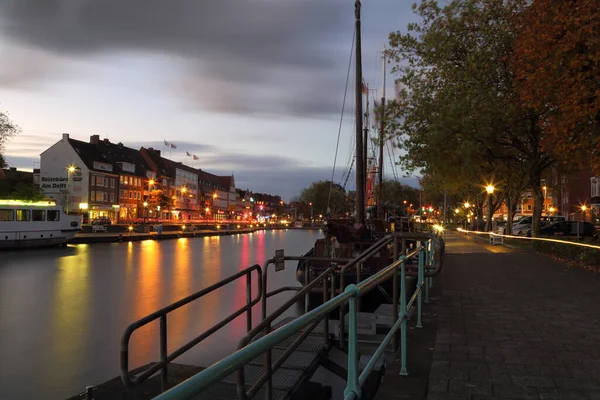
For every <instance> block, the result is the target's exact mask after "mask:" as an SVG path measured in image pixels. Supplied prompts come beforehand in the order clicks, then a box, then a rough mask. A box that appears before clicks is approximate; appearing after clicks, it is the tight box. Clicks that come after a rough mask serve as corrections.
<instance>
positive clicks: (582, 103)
mask: <svg viewBox="0 0 600 400" xmlns="http://www.w3.org/2000/svg"><path fill="white" fill-rule="evenodd" d="M598 10H599V4H598V1H597V0H534V1H533V3H532V5H531V6H530V7H528V8H527V9H525V10H524V11H523V12H522V13H521V14H520V15H519V18H518V23H519V28H520V32H519V35H518V37H517V38H516V40H515V44H514V48H515V51H514V54H513V56H512V58H511V59H510V61H511V66H512V68H513V69H514V71H515V74H516V81H515V85H516V87H517V90H518V91H519V95H520V100H521V101H522V102H523V103H524V105H526V106H528V107H532V108H533V109H534V110H535V111H536V113H538V114H539V115H540V121H539V122H540V125H541V126H542V127H543V128H544V130H545V131H546V136H545V137H544V141H543V143H542V144H543V145H544V146H545V147H546V148H555V149H557V150H558V151H560V152H561V153H563V154H565V155H567V157H566V159H568V160H569V163H570V164H571V165H573V164H578V165H579V166H580V167H584V168H589V166H590V165H593V166H595V167H596V171H597V172H600V79H599V76H600V35H599V34H598V32H600V12H599V11H598Z"/></svg>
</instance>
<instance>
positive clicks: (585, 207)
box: [581, 204, 587, 222]
mask: <svg viewBox="0 0 600 400" xmlns="http://www.w3.org/2000/svg"><path fill="white" fill-rule="evenodd" d="M585 210H587V206H586V205H585V204H584V205H583V206H581V211H583V222H585Z"/></svg>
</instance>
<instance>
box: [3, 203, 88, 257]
mask: <svg viewBox="0 0 600 400" xmlns="http://www.w3.org/2000/svg"><path fill="white" fill-rule="evenodd" d="M81 222H82V216H81V215H71V214H66V213H65V212H64V211H63V209H62V208H61V207H60V206H57V205H56V203H54V202H51V201H23V200H0V249H14V248H27V247H43V246H55V245H61V244H66V243H67V242H68V241H69V240H70V239H72V238H73V236H75V234H76V233H77V232H78V231H79V230H80V229H81Z"/></svg>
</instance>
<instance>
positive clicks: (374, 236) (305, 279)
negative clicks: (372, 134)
mask: <svg viewBox="0 0 600 400" xmlns="http://www.w3.org/2000/svg"><path fill="white" fill-rule="evenodd" d="M355 17H356V28H355V29H356V41H355V45H356V47H355V55H356V56H355V61H356V65H355V79H356V81H355V91H356V93H355V95H356V100H355V114H356V132H355V134H356V199H355V201H356V219H355V220H354V219H349V218H346V219H329V220H328V222H327V225H326V228H325V237H324V238H322V239H318V240H317V241H316V242H315V245H314V247H313V248H312V249H310V251H309V252H308V253H306V254H305V256H306V257H322V258H325V260H324V261H315V260H302V261H299V262H298V267H297V269H296V279H297V280H298V282H299V283H301V284H303V285H304V284H307V283H310V282H311V281H312V280H313V279H315V278H316V277H318V276H319V275H320V274H321V273H322V272H323V271H325V270H326V269H327V268H329V267H330V266H331V263H330V261H328V260H326V258H338V259H339V258H347V259H350V258H354V257H356V256H357V255H359V254H360V253H362V252H363V251H365V250H366V249H368V248H369V247H370V246H371V245H372V244H373V243H374V242H375V241H377V240H378V239H380V238H382V237H383V236H384V235H385V234H386V232H388V231H390V227H389V225H388V224H387V223H386V222H385V221H382V220H369V221H367V220H366V219H365V214H366V207H365V202H366V200H367V199H366V194H367V193H366V183H367V182H366V180H367V175H368V172H367V151H366V146H367V140H368V132H367V128H366V127H365V129H364V132H363V120H362V118H363V99H362V95H363V81H362V56H361V21H360V0H356V2H355ZM384 65H385V62H384ZM384 76H385V72H384ZM384 86H385V80H384ZM383 93H384V95H383V96H384V98H383V99H382V104H385V92H383ZM363 133H364V136H363ZM379 145H380V149H379V150H380V151H379V153H380V159H379V185H380V186H379V188H380V191H379V194H378V198H377V206H378V213H379V216H382V214H383V213H382V210H381V184H382V168H383V164H382V158H383V125H382V129H381V132H380V143H379ZM370 172H371V174H373V170H371V171H370ZM371 179H372V178H371ZM392 257H393V254H392V249H391V247H386V248H384V249H382V250H381V251H380V252H378V253H377V254H376V255H375V256H374V257H372V258H370V259H369V260H368V261H366V262H364V263H363V264H362V266H361V270H360V272H359V273H358V274H357V273H350V274H346V275H345V276H344V282H345V284H346V285H349V284H353V283H357V281H358V279H360V281H363V280H365V279H367V278H368V277H369V276H371V275H373V274H375V273H376V272H377V271H379V270H381V269H382V268H384V267H386V266H388V265H389V264H390V263H391V261H392ZM340 265H342V264H340ZM357 275H359V276H360V277H359V276H357ZM339 280H340V276H339V272H338V273H336V275H335V288H336V293H339V291H340V290H343V288H340V282H339ZM388 283H389V285H390V287H389V288H387V287H380V290H379V292H372V293H375V294H376V295H377V294H378V293H379V295H378V300H383V301H385V300H386V299H389V295H388V294H391V282H388ZM314 290H315V293H314V294H318V293H322V292H321V290H322V289H320V288H319V289H317V288H315V289H314ZM380 295H381V296H380ZM314 297H315V300H316V301H319V300H318V299H320V298H321V296H314ZM379 302H380V301H379Z"/></svg>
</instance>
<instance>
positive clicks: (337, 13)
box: [0, 0, 417, 200]
mask: <svg viewBox="0 0 600 400" xmlns="http://www.w3.org/2000/svg"><path fill="white" fill-rule="evenodd" d="M411 5H412V1H411V0H365V1H363V4H362V48H363V51H362V56H363V77H364V79H365V81H366V82H367V83H368V85H369V87H370V88H380V87H381V86H382V72H381V70H382V61H381V51H382V49H383V46H384V45H385V44H386V43H387V38H388V34H389V33H390V32H392V31H397V30H400V31H404V32H405V31H406V27H407V24H408V23H409V22H414V21H417V16H416V15H415V14H413V12H412V10H411ZM353 31H354V2H353V1H351V0H286V1H281V0H245V1H236V0H219V1H197V0H169V1H162V0H127V1H123V0H79V1H71V0H45V1H42V2H40V1H39V0H3V1H0V54H1V58H2V60H4V62H2V63H1V64H0V111H3V112H6V113H8V114H9V116H10V118H11V119H12V120H13V122H15V123H17V124H18V125H19V126H20V127H21V128H22V133H21V134H20V135H19V136H17V137H15V138H14V139H12V141H11V142H9V143H8V145H7V146H6V155H7V157H6V158H7V161H8V163H9V165H10V166H13V167H17V168H23V169H31V168H33V167H34V165H35V166H36V167H37V166H39V164H34V163H35V162H36V161H39V154H40V153H41V152H42V151H44V150H45V149H47V148H48V147H50V146H51V145H52V144H53V143H55V142H57V141H58V140H60V138H61V134H62V133H69V134H70V135H71V137H72V138H76V139H80V140H84V141H88V140H89V137H90V135H94V134H98V135H100V137H102V138H108V139H109V140H110V141H111V142H122V143H123V144H124V145H126V146H129V147H132V148H139V147H140V146H142V145H143V146H145V147H154V148H157V149H160V150H163V156H167V157H170V158H172V159H173V160H175V161H182V162H185V161H186V157H185V152H186V151H188V152H189V153H191V154H196V155H197V156H198V158H199V160H198V161H196V162H195V163H192V161H191V160H190V159H189V158H188V159H187V160H188V161H189V164H190V165H193V166H195V167H197V168H202V169H203V170H206V171H208V172H211V173H215V174H218V175H230V174H232V173H233V174H234V176H235V179H236V187H238V188H240V189H247V188H248V189H250V190H252V191H256V192H267V193H273V194H279V195H281V196H282V197H283V198H284V199H286V200H289V199H290V198H291V197H292V196H296V195H298V194H299V193H300V191H301V189H302V188H304V187H308V186H310V184H311V183H312V182H314V181H317V180H325V179H331V175H332V168H333V165H334V155H335V151H336V141H337V137H338V129H339V125H340V117H341V115H342V114H341V110H342V104H343V98H344V90H345V84H346V73H347V69H348V61H349V57H350V51H351V45H352V37H353ZM7 61H8V62H7ZM389 69H391V68H390V67H388V76H387V81H388V84H387V85H386V87H387V89H386V91H387V94H388V95H389V94H392V93H393V76H392V75H391V74H389ZM353 80H354V78H353V75H351V77H350V85H349V87H348V94H347V101H346V105H345V110H346V111H345V114H344V118H343V123H342V129H341V135H340V144H339V154H338V159H337V163H336V172H335V175H334V181H336V182H337V183H342V184H343V183H344V182H343V181H344V180H345V174H347V171H348V169H349V165H350V163H351V152H353V147H352V146H353V142H352V137H353V135H354V131H353V117H352V114H353V110H354V101H353V99H354V90H353V88H354V86H353ZM371 96H372V97H374V96H376V98H379V97H381V92H380V91H372V92H371ZM164 140H166V141H168V142H172V143H174V144H175V145H176V146H177V149H174V150H172V152H171V153H169V150H168V149H166V148H165V146H164V142H163V141H164ZM392 147H393V146H392ZM386 153H388V152H387V151H386ZM389 154H390V156H391V151H390V152H389ZM398 154H399V153H398V150H397V149H396V150H395V151H394V155H393V156H392V157H389V156H388V155H387V154H386V159H385V161H384V170H385V174H386V176H387V177H389V178H392V177H393V175H392V166H391V159H392V158H397V157H398ZM397 174H398V175H399V177H400V178H401V179H400V180H401V181H402V182H403V183H407V184H411V185H415V181H416V180H415V179H414V178H407V179H403V178H402V176H404V174H403V173H402V171H400V170H398V171H397ZM346 187H347V189H353V188H354V175H353V174H352V175H351V176H350V178H349V179H348V184H347V186H346Z"/></svg>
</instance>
